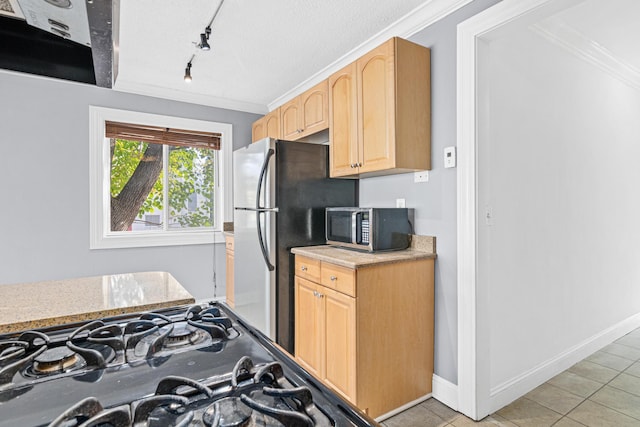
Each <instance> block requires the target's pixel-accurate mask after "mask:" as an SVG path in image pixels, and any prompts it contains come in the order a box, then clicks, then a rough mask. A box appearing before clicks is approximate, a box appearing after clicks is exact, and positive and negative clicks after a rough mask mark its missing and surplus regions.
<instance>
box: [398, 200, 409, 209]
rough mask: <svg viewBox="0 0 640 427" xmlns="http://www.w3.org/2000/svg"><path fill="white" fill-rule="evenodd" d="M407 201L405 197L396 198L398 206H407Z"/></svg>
mask: <svg viewBox="0 0 640 427" xmlns="http://www.w3.org/2000/svg"><path fill="white" fill-rule="evenodd" d="M406 207H407V203H406V201H405V200H404V199H396V208H406Z"/></svg>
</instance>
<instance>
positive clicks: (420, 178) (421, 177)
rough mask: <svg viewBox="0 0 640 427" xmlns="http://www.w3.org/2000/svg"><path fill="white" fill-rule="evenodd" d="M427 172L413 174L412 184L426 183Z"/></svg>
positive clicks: (427, 178)
mask: <svg viewBox="0 0 640 427" xmlns="http://www.w3.org/2000/svg"><path fill="white" fill-rule="evenodd" d="M428 181H429V171H418V172H414V173H413V182H428Z"/></svg>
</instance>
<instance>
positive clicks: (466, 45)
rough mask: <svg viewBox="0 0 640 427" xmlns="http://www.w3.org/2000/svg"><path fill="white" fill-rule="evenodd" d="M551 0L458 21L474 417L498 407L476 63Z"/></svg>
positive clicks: (460, 195)
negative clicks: (501, 32)
mask: <svg viewBox="0 0 640 427" xmlns="http://www.w3.org/2000/svg"><path fill="white" fill-rule="evenodd" d="M552 1H555V0H503V1H502V2H500V3H498V4H496V5H494V6H492V7H490V8H488V9H486V10H484V11H483V12H481V13H479V14H477V15H475V16H474V17H472V18H470V19H468V20H466V21H465V22H463V23H461V24H459V25H458V31H457V35H458V41H457V99H456V104H457V112H456V115H457V147H458V151H459V156H458V171H457V187H458V188H457V205H458V208H457V210H458V217H457V229H458V237H457V246H458V253H457V258H458V289H457V290H458V410H459V411H460V412H462V413H464V414H465V415H467V416H469V417H471V418H473V419H475V420H479V419H482V418H484V417H485V416H487V415H489V414H490V413H491V412H492V411H494V410H496V409H498V408H493V407H492V399H491V397H492V396H491V390H490V377H489V370H490V361H491V347H490V345H489V339H490V331H489V328H488V325H487V316H486V314H487V313H488V308H489V307H488V298H487V293H488V292H487V291H488V290H487V289H483V288H482V287H479V286H478V282H477V255H478V254H477V247H478V241H477V229H476V225H477V221H479V220H480V215H481V213H480V211H479V209H478V206H477V176H478V170H477V168H478V164H477V144H478V129H479V124H478V123H477V120H476V117H477V105H478V99H477V83H478V81H477V75H476V71H477V64H478V51H479V50H481V49H482V46H483V44H484V43H486V40H487V39H486V38H485V39H484V40H483V37H486V36H487V35H488V33H490V32H491V31H493V30H495V29H497V28H500V27H502V26H503V25H506V24H508V23H510V22H512V21H514V20H515V19H518V18H519V17H521V16H522V15H524V14H527V13H529V12H531V11H533V10H534V9H536V8H539V7H542V6H544V5H546V4H548V3H550V2H552Z"/></svg>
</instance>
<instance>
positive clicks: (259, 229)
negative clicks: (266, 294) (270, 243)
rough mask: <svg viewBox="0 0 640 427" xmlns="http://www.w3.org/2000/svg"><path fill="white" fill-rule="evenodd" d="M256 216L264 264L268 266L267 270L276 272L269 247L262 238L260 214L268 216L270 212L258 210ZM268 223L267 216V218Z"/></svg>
mask: <svg viewBox="0 0 640 427" xmlns="http://www.w3.org/2000/svg"><path fill="white" fill-rule="evenodd" d="M257 212H258V213H257V215H256V227H257V228H258V242H260V249H261V250H262V256H263V257H264V262H265V264H267V268H268V269H269V271H273V270H275V269H276V268H275V266H274V265H273V264H271V260H269V252H268V251H267V247H266V245H265V244H264V238H263V237H262V225H261V224H260V214H266V213H268V212H269V211H265V210H258V211H257ZM265 222H266V216H265Z"/></svg>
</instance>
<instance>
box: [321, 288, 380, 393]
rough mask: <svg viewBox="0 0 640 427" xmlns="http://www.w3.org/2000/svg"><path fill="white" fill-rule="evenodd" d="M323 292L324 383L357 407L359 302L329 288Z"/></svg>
mask: <svg viewBox="0 0 640 427" xmlns="http://www.w3.org/2000/svg"><path fill="white" fill-rule="evenodd" d="M320 293H321V295H322V296H321V298H320V299H321V300H324V308H325V315H324V321H325V336H326V339H325V369H324V377H323V380H324V381H325V382H327V384H330V385H331V386H332V387H333V388H335V389H336V390H338V391H339V392H341V393H342V394H343V395H344V396H345V397H346V398H347V399H349V400H350V401H351V402H352V403H354V404H355V402H356V299H355V298H352V297H349V296H347V295H343V294H341V293H339V292H336V291H333V290H331V289H328V288H325V287H320ZM371 374H375V373H371Z"/></svg>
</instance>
